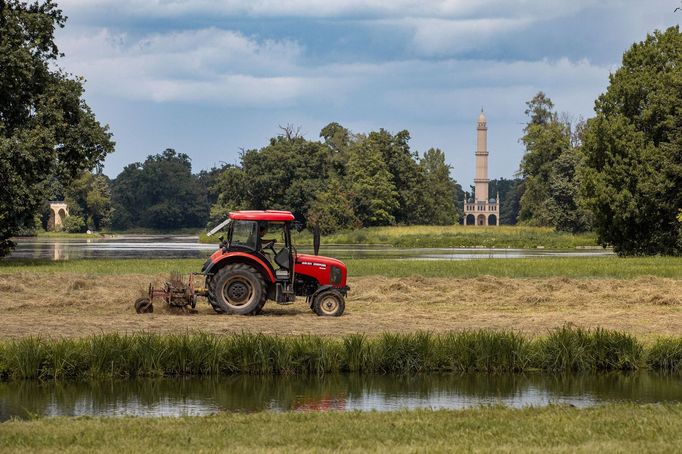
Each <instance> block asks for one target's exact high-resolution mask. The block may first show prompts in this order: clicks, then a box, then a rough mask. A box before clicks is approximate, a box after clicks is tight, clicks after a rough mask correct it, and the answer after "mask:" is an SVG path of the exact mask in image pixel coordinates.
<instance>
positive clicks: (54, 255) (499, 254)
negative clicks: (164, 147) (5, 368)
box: [10, 235, 613, 260]
mask: <svg viewBox="0 0 682 454" xmlns="http://www.w3.org/2000/svg"><path fill="white" fill-rule="evenodd" d="M16 243H17V247H16V249H15V250H14V252H13V253H12V254H11V255H10V259H11V258H24V259H48V260H73V259H90V258H108V259H117V258H119V259H126V258H206V257H208V256H209V255H211V253H212V252H213V251H215V250H216V248H217V244H201V243H199V242H198V238H197V237H195V236H160V235H125V236H116V237H112V238H100V237H95V238H73V239H71V238H49V237H36V238H18V239H17V240H16ZM298 250H299V251H300V252H306V253H311V252H312V248H311V247H305V246H304V247H299V248H298ZM320 254H321V255H327V256H330V257H336V258H339V259H342V260H343V259H356V258H393V259H420V260H472V259H485V258H522V257H556V256H561V257H573V256H577V257H592V256H608V255H613V252H612V251H611V250H605V249H572V250H565V249H564V250H550V249H497V248H395V247H392V246H384V245H325V246H322V248H321V249H320Z"/></svg>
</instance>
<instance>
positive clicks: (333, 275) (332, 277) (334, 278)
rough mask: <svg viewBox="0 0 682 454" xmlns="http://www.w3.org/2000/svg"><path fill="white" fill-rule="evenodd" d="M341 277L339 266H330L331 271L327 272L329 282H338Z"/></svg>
mask: <svg viewBox="0 0 682 454" xmlns="http://www.w3.org/2000/svg"><path fill="white" fill-rule="evenodd" d="M342 277H343V276H342V273H341V268H339V267H338V266H332V268H331V271H330V272H329V282H331V283H332V284H333V285H337V284H340V283H341V278H342Z"/></svg>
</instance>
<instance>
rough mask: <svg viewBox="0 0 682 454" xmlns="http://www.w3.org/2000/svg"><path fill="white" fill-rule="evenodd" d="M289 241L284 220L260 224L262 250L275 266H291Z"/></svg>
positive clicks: (260, 247)
mask: <svg viewBox="0 0 682 454" xmlns="http://www.w3.org/2000/svg"><path fill="white" fill-rule="evenodd" d="M288 246H289V241H288V240H287V229H286V225H285V223H284V222H262V223H261V225H260V245H259V249H260V251H261V252H262V253H263V254H264V255H265V256H266V257H267V258H268V260H270V263H272V264H273V266H274V267H275V268H287V269H288V268H289V248H288Z"/></svg>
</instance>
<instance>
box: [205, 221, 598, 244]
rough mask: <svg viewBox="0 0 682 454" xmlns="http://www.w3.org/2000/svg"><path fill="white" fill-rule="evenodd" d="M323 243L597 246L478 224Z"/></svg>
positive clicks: (307, 239)
mask: <svg viewBox="0 0 682 454" xmlns="http://www.w3.org/2000/svg"><path fill="white" fill-rule="evenodd" d="M292 238H293V241H294V244H297V245H312V244H313V236H312V234H311V233H310V232H309V231H307V230H305V231H303V232H294V233H293V235H292ZM199 241H200V242H201V243H207V244H212V243H217V237H215V236H213V237H209V236H206V234H201V235H200V236H199ZM321 242H322V244H323V245H324V244H386V245H391V246H396V247H405V248H412V247H477V246H484V247H502V248H522V249H527V248H536V247H538V246H544V247H545V248H548V249H575V248H576V247H584V246H596V245H597V237H596V235H595V234H594V233H581V234H572V233H566V232H557V231H555V230H554V229H551V228H548V227H528V226H509V225H505V226H499V227H475V226H463V225H411V226H391V227H367V228H363V229H356V230H347V231H341V232H338V233H335V234H332V235H326V236H323V237H322V238H321Z"/></svg>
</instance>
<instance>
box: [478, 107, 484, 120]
mask: <svg viewBox="0 0 682 454" xmlns="http://www.w3.org/2000/svg"><path fill="white" fill-rule="evenodd" d="M478 122H479V123H485V122H486V119H485V114H484V113H483V109H481V115H479V116H478Z"/></svg>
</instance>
